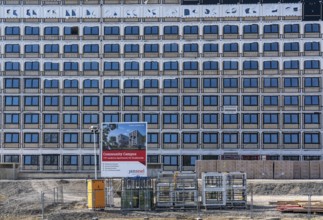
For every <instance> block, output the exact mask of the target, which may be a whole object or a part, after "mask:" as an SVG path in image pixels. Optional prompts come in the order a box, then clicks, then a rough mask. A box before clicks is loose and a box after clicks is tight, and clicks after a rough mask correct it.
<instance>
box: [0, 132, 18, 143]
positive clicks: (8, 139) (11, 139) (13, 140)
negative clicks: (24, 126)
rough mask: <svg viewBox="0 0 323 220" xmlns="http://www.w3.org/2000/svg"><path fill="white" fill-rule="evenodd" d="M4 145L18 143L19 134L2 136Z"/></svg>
mask: <svg viewBox="0 0 323 220" xmlns="http://www.w3.org/2000/svg"><path fill="white" fill-rule="evenodd" d="M4 142H5V143H19V133H5V134H4Z"/></svg>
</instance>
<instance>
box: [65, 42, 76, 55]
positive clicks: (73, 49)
mask: <svg viewBox="0 0 323 220" xmlns="http://www.w3.org/2000/svg"><path fill="white" fill-rule="evenodd" d="M78 52H79V46H78V44H68V45H64V53H78Z"/></svg>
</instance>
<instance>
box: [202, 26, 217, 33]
mask: <svg viewBox="0 0 323 220" xmlns="http://www.w3.org/2000/svg"><path fill="white" fill-rule="evenodd" d="M218 33H219V27H218V26H217V25H205V26H204V27H203V34H218Z"/></svg>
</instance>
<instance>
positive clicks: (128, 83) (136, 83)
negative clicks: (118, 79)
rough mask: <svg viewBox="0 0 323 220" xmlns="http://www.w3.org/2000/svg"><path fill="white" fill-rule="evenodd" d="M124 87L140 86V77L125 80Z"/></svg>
mask: <svg viewBox="0 0 323 220" xmlns="http://www.w3.org/2000/svg"><path fill="white" fill-rule="evenodd" d="M124 88H139V80H138V79H127V80H125V81H124Z"/></svg>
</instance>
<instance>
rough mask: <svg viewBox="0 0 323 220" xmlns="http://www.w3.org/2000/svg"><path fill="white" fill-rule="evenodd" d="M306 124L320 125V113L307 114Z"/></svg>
mask: <svg viewBox="0 0 323 220" xmlns="http://www.w3.org/2000/svg"><path fill="white" fill-rule="evenodd" d="M304 124H320V113H305V114H304Z"/></svg>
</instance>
